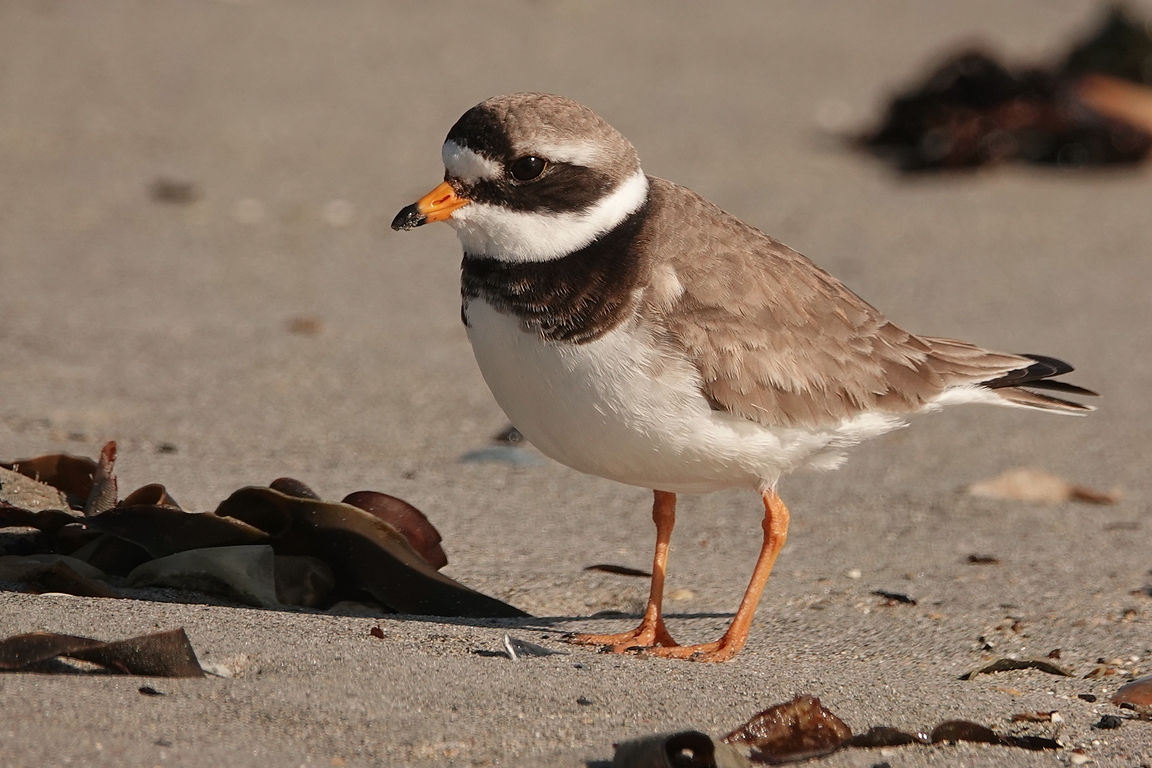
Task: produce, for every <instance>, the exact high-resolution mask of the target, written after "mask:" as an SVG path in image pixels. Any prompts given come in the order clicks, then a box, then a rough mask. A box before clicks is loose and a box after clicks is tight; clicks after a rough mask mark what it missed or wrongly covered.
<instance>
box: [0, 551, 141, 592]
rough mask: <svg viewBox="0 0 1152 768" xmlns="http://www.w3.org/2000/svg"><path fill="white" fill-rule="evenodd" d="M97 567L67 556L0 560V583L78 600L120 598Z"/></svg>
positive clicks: (5, 558) (19, 557)
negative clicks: (16, 583)
mask: <svg viewBox="0 0 1152 768" xmlns="http://www.w3.org/2000/svg"><path fill="white" fill-rule="evenodd" d="M105 579H107V575H106V574H105V573H103V572H102V571H101V570H100V569H99V568H95V567H93V566H92V565H89V564H88V563H86V562H84V561H82V560H78V559H76V558H74V557H68V556H67V555H24V556H18V555H7V556H5V557H0V581H12V582H18V583H23V584H26V585H28V586H29V587H31V588H32V589H33V590H34V591H42V592H64V593H66V594H69V595H80V596H81V597H120V595H119V593H117V592H116V590H114V589H112V588H111V587H109V586H108V584H106V583H105Z"/></svg>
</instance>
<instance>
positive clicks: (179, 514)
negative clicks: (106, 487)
mask: <svg viewBox="0 0 1152 768" xmlns="http://www.w3.org/2000/svg"><path fill="white" fill-rule="evenodd" d="M85 522H86V523H87V525H88V526H89V527H90V528H95V529H96V530H99V531H103V532H104V533H110V534H112V535H113V536H117V537H119V538H121V539H124V540H126V541H130V542H132V543H133V544H136V545H138V546H140V547H142V548H143V549H144V550H145V551H147V552H148V554H150V555H151V556H152V557H167V556H168V555H172V554H175V553H177V552H183V551H184V550H187V549H200V548H203V547H227V546H236V545H240V544H264V543H266V542H267V541H268V538H269V536H268V534H267V533H265V532H264V531H262V530H260V529H258V528H254V527H253V526H251V525H248V524H247V523H245V522H243V521H241V520H239V519H236V518H232V517H219V516H217V515H213V514H211V513H204V514H194V513H190V512H183V511H181V510H179V509H170V508H168V507H155V506H145V505H141V506H133V507H113V508H112V509H110V510H108V511H107V512H104V513H103V514H100V515H97V516H95V517H92V518H89V519H87V520H86V521H85Z"/></svg>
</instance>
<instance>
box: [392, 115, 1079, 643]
mask: <svg viewBox="0 0 1152 768" xmlns="http://www.w3.org/2000/svg"><path fill="white" fill-rule="evenodd" d="M442 155H443V160H444V166H445V174H444V183H442V184H441V185H440V186H438V187H436V188H435V189H434V190H432V191H431V192H430V193H428V194H427V195H425V196H424V197H423V198H421V199H420V200H419V201H418V202H416V203H415V204H413V205H410V206H408V207H407V208H405V209H403V210H402V211H400V213H399V214H398V215H397V216H396V219H395V220H394V221H393V222H392V228H393V229H396V230H407V229H412V228H414V227H418V226H421V225H423V224H427V223H430V222H436V221H444V222H447V223H448V224H449V225H451V226H452V227H453V228H455V230H456V234H457V235H458V236H459V239H460V243H461V244H462V245H463V247H464V260H463V264H462V279H461V293H462V299H463V305H462V310H461V314H462V317H463V320H464V325H465V326H466V328H467V333H468V338H469V340H470V341H471V342H472V348H473V351H474V352H475V355H476V362H477V363H478V364H479V366H480V370H481V371H482V372H483V375H484V379H485V380H486V381H487V383H488V386H489V387H490V388H491V390H492V394H493V395H494V396H495V398H496V401H497V403H499V405H500V407H501V408H503V409H504V412H505V413H506V414H507V415H508V417H509V418H510V419H511V420H512V423H513V424H515V425H516V427H517V428H518V429H519V430H520V431H521V432H522V433H523V434H524V436H525V437H526V438H528V440H530V441H531V442H532V444H533V445H535V446H536V447H537V448H539V449H540V450H541V451H542V452H543V453H544V454H546V455H548V456H550V457H552V458H553V459H555V460H557V461H559V462H561V463H562V464H567V465H568V466H569V467H572V468H574V469H577V470H579V471H581V472H586V473H588V474H592V475H598V476H600V477H605V478H608V479H610V480H616V481H618V482H621V483H627V484H629V485H635V486H640V487H643V488H649V489H652V490H653V491H654V494H655V499H654V503H653V507H652V517H653V520H654V521H655V523H656V555H655V558H654V562H653V565H652V585H651V592H650V595H649V599H648V606H647V609H646V610H645V613H644V616H643V619H642V620H641V622H640V625H639V626H638V627H637V628H636V629H634V630H632V631H631V632H625V633H623V634H619V635H577V636H576V637H575V638H574V640H575V641H577V642H583V643H592V644H601V645H607V646H610V647H611V650H613V651H615V652H625V651H629V650H635V649H643V650H644V651H645V652H647V653H649V654H653V655H658V656H667V657H674V658H688V659H694V660H700V661H723V660H726V659H730V658H732V657H733V656H734V655H736V654H737V653H738V652H739V651H740V649H741V648H742V647H743V646H744V643H745V641H746V640H747V637H748V631H749V628H750V626H751V623H752V617H753V614H754V613H755V611H756V604H757V602H758V601H759V599H760V594H761V592H762V591H763V589H764V585H765V582H766V581H767V580H768V575H769V573H771V571H772V565H773V563H774V562H775V560H776V556H777V554H778V553H779V552H780V548H781V547H782V546H783V544H784V540H785V537H786V536H787V534H788V519H789V513H788V509H787V507H785V506H784V503H783V502H782V501H781V500H780V497H779V496H778V495H777V493H776V486H777V483H778V482H779V480H780V478H781V476H782V475H784V474H786V473H788V472H792V471H793V470H797V469H802V468H811V469H831V468H834V467H836V466H837V465H839V464H840V463H841V461H842V460H843V457H844V451H845V450H846V449H847V448H849V447H851V446H853V445H855V444H857V443H859V442H861V441H862V440H865V439H867V438H870V437H875V436H877V435H880V434H883V433H885V432H888V431H889V430H892V429H896V428H897V427H900V426H903V425H904V423H905V420H906V418H907V417H908V416H911V415H912V414H915V413H922V412H926V411H934V410H937V409H939V408H941V407H943V406H946V405H957V404H962V403H991V404H995V405H1012V406H1020V407H1024V408H1033V409H1038V410H1045V411H1053V412H1058V413H1080V412H1083V411H1087V410H1091V409H1090V408H1088V407H1087V406H1084V405H1081V404H1079V403H1075V402H1071V401H1068V400H1065V399H1063V398H1060V397H1056V396H1054V395H1052V394H1048V393H1052V392H1055V393H1058V394H1062V395H1068V394H1071V395H1092V394H1094V393H1093V392H1090V391H1089V390H1086V389H1083V388H1081V387H1077V386H1074V385H1072V384H1068V383H1066V382H1063V381H1053V380H1052V377H1054V376H1059V375H1061V374H1064V373H1068V372H1069V371H1071V370H1072V366H1070V365H1068V364H1067V363H1064V362H1062V361H1060V360H1056V359H1053V358H1050V357H1043V356H1040V355H1016V354H1005V353H1002V352H992V351H989V350H986V349H982V348H980V347H977V346H975V345H973V344H969V343H967V342H963V341H955V340H953V339H943V338H934V337H929V336H917V335H915V334H912V333H909V332H907V331H904V330H902V329H901V328H899V327H897V326H896V325H894V324H892V323H891V322H890V321H889V320H888V319H887V318H885V317H884V315H882V314H880V312H878V311H877V310H876V309H874V308H873V307H871V306H870V305H869V304H867V303H866V302H865V301H864V300H863V299H861V298H860V297H858V296H856V295H855V294H854V293H852V292H851V291H850V290H848V289H847V288H846V287H844V285H843V284H841V283H840V281H838V280H837V279H836V278H834V277H832V276H831V275H830V274H828V273H827V272H825V271H824V270H822V269H820V268H819V267H817V266H816V265H815V264H813V263H812V262H811V261H809V260H808V259H806V258H805V257H804V256H802V255H800V254H799V253H797V252H795V251H793V250H791V249H790V248H788V247H787V246H785V245H783V244H781V243H779V242H777V241H776V240H774V239H772V238H771V237H769V236H768V235H766V234H764V233H763V232H761V231H759V230H757V229H755V228H754V227H751V226H749V225H747V224H745V223H743V222H742V221H740V220H739V219H737V218H736V217H734V216H732V215H730V214H728V213H725V212H724V211H723V210H721V209H720V208H718V207H716V206H715V205H713V204H712V203H709V202H708V201H707V200H705V199H703V198H702V197H700V196H699V195H697V194H695V193H693V192H691V191H690V190H688V189H685V188H684V187H681V186H678V185H676V184H673V183H672V182H670V181H665V180H663V179H659V178H656V177H653V176H647V175H645V173H644V171H642V170H641V168H640V159H639V157H638V156H637V154H636V150H635V149H634V148H633V146H632V144H631V143H629V141H628V140H627V139H626V138H624V136H622V135H621V134H620V133H619V132H618V131H616V130H615V129H614V128H612V126H610V125H608V123H606V122H605V121H604V120H603V119H601V118H600V117H599V116H598V115H596V113H594V112H593V111H592V110H590V109H588V108H587V107H585V106H582V105H580V104H577V103H576V102H574V101H571V100H569V99H565V98H562V97H560V96H553V95H548V94H539V93H519V94H513V95H510V96H497V97H495V98H491V99H488V100H487V101H484V102H482V103H480V104H478V105H477V106H475V107H473V108H472V109H470V110H468V111H467V112H465V113H464V115H463V116H462V117H461V118H460V119H459V120H458V121H457V122H456V124H455V125H454V126H452V130H450V131H449V132H448V137H447V139H445V141H444V145H443V149H442ZM724 488H749V489H754V490H755V491H757V492H759V493H760V495H761V497H762V499H763V503H764V521H763V530H764V543H763V547H762V549H761V551H760V556H759V558H758V560H757V561H756V565H755V567H754V569H753V571H752V579H751V582H750V583H749V585H748V589H747V591H746V593H745V595H744V599H743V601H742V602H741V603H740V607H739V609H738V610H737V612H736V615H735V618H734V619H733V621H732V623H731V625H730V626H729V627H728V630H727V631H726V632H725V633H724V635H723V636H722V637H721V638H720V639H719V640H717V641H716V642H713V643H706V644H703V645H688V646H681V645H678V644H677V643H676V642H675V641H674V640H673V639H672V637H671V635H670V634H669V633H668V630H667V628H666V627H665V625H664V620H663V618H662V616H661V607H660V606H661V597H662V593H663V588H664V574H665V566H666V563H667V558H668V542H669V539H670V537H671V534H672V526H673V523H674V521H675V509H676V494H677V493H702V492H708V491H716V490H720V489H724Z"/></svg>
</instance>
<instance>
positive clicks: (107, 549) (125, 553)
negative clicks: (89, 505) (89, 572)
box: [72, 533, 152, 576]
mask: <svg viewBox="0 0 1152 768" xmlns="http://www.w3.org/2000/svg"><path fill="white" fill-rule="evenodd" d="M72 557H74V558H76V559H77V560H83V561H84V562H86V563H88V564H89V565H93V566H95V567H97V568H99V569H100V570H102V571H104V573H108V574H111V575H113V576H127V575H128V574H129V573H131V572H132V569H133V568H135V567H136V566H138V565H140V564H141V563H145V562H147V561H149V560H151V559H152V555H150V554H148V552H147V550H145V549H144V548H143V547H141V546H139V545H138V544H133V543H132V542H130V541H125V540H124V539H121V538H119V537H117V536H113V535H112V534H110V533H105V534H103V535H97V537H96V538H94V539H92V540H91V541H88V542H86V543H84V544H82V545H80V547H79V548H78V549H76V550H74V551H73V552H72Z"/></svg>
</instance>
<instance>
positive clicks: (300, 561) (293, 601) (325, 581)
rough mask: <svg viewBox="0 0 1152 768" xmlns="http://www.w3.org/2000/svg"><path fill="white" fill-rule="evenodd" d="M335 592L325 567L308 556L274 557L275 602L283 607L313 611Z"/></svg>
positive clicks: (330, 571)
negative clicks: (295, 607)
mask: <svg viewBox="0 0 1152 768" xmlns="http://www.w3.org/2000/svg"><path fill="white" fill-rule="evenodd" d="M335 588H336V576H335V575H334V574H333V573H332V569H331V568H329V567H328V563H326V562H324V561H323V560H321V559H320V558H318V557H308V556H307V555H277V556H276V599H277V600H279V601H280V602H281V603H283V604H284V605H299V606H303V607H304V608H316V607H318V606H320V605H322V604H323V603H324V601H325V600H326V599H327V598H328V595H330V594H331V593H332V590H333V589H335Z"/></svg>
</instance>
